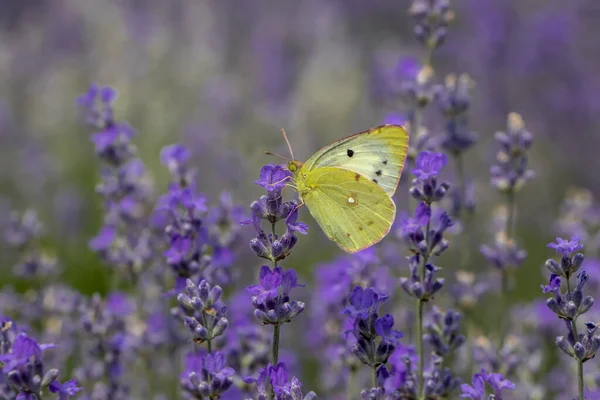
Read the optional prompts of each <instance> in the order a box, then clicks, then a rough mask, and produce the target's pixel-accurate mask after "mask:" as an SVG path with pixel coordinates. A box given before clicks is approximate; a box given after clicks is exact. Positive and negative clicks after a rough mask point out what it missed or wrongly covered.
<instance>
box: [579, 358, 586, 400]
mask: <svg viewBox="0 0 600 400" xmlns="http://www.w3.org/2000/svg"><path fill="white" fill-rule="evenodd" d="M577 381H578V386H579V400H585V397H584V396H583V361H581V360H577Z"/></svg>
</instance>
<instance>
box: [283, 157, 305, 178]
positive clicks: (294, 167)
mask: <svg viewBox="0 0 600 400" xmlns="http://www.w3.org/2000/svg"><path fill="white" fill-rule="evenodd" d="M303 165H304V163H303V162H302V161H298V160H289V161H288V162H287V169H288V170H289V171H290V172H291V173H292V174H293V175H294V176H297V175H298V174H299V173H300V169H301V168H302V166H303Z"/></svg>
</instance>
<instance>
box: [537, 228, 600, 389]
mask: <svg viewBox="0 0 600 400" xmlns="http://www.w3.org/2000/svg"><path fill="white" fill-rule="evenodd" d="M548 247H549V248H552V249H555V250H556V253H557V254H559V255H560V256H561V260H560V264H559V263H557V262H556V261H554V260H552V259H549V260H548V261H546V264H545V265H546V268H548V270H549V271H550V272H551V275H550V280H549V283H548V285H545V286H544V285H542V291H543V292H544V293H551V294H552V295H553V296H554V297H552V298H549V299H548V300H546V305H547V306H548V308H549V309H550V310H551V311H552V312H553V313H554V314H556V316H557V317H558V318H559V319H561V320H563V321H564V322H565V324H566V328H567V336H566V337H565V336H558V337H557V338H556V345H557V346H558V348H559V349H560V350H561V351H562V352H563V353H565V354H567V355H568V356H569V357H571V358H573V359H574V360H575V361H576V363H577V382H578V384H577V387H578V392H577V393H578V397H577V398H578V399H579V400H584V399H585V397H584V390H585V388H584V382H583V363H584V362H586V361H588V360H590V359H592V358H593V357H594V356H595V355H596V351H598V347H600V336H598V333H597V332H596V331H597V330H598V327H597V325H596V323H594V322H592V321H589V322H587V323H586V324H585V327H586V331H585V333H581V334H580V333H578V327H577V319H578V318H579V316H581V315H583V314H585V313H586V312H588V311H589V310H590V308H591V307H592V306H593V305H594V298H593V297H592V296H590V295H587V296H585V295H584V293H583V288H584V286H585V284H586V283H587V281H588V280H589V275H588V274H587V273H586V272H585V271H584V270H582V271H581V272H579V273H578V274H577V284H576V286H575V288H574V289H572V288H571V283H570V279H571V277H572V276H574V274H575V273H577V271H579V269H580V268H581V265H582V264H583V260H584V256H583V254H582V253H579V252H578V250H581V249H582V248H583V244H580V243H579V237H577V236H574V237H572V238H571V239H570V240H566V239H561V238H557V239H556V243H550V244H548ZM561 278H564V279H565V285H566V292H565V293H563V292H562V290H561V281H562V279H561Z"/></svg>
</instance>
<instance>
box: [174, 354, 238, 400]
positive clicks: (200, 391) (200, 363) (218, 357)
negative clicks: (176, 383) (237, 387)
mask: <svg viewBox="0 0 600 400" xmlns="http://www.w3.org/2000/svg"><path fill="white" fill-rule="evenodd" d="M186 364H187V368H186V371H185V372H184V374H183V376H182V378H181V387H182V389H183V390H184V393H185V394H186V398H189V399H198V400H203V399H218V398H219V397H220V396H221V395H222V394H223V393H225V392H226V391H227V390H228V389H229V388H230V387H231V385H232V384H233V380H232V378H231V377H232V375H233V374H234V372H235V371H234V370H233V369H232V368H230V367H226V366H225V354H223V353H222V352H220V351H217V352H215V353H208V354H206V355H204V356H199V355H197V354H194V353H190V354H188V355H187V356H186ZM197 370H200V374H198V373H197V372H196V371H197Z"/></svg>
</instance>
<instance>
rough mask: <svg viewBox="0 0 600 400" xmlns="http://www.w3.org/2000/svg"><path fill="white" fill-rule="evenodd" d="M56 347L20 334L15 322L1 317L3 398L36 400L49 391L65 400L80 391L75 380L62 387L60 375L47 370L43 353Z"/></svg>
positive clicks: (1, 392) (0, 386)
mask: <svg viewBox="0 0 600 400" xmlns="http://www.w3.org/2000/svg"><path fill="white" fill-rule="evenodd" d="M52 348H54V345H53V344H39V343H38V342H37V341H36V340H35V339H33V338H31V337H29V336H28V335H27V334H26V333H24V332H19V331H18V330H17V327H16V326H15V324H14V322H13V321H12V320H10V319H8V318H5V317H0V363H1V364H2V365H1V366H2V369H1V370H0V395H3V398H6V399H13V398H16V399H18V400H37V399H41V398H42V393H43V392H45V391H49V392H51V393H55V394H57V395H58V397H56V399H59V400H66V399H68V398H69V397H71V396H75V394H76V393H77V392H79V391H81V388H80V387H79V386H78V384H77V382H76V381H75V380H70V381H66V382H64V383H61V382H60V381H59V380H58V376H59V374H60V371H59V370H58V369H55V368H51V369H46V367H45V363H44V360H43V355H44V352H45V351H46V350H48V349H52Z"/></svg>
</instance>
